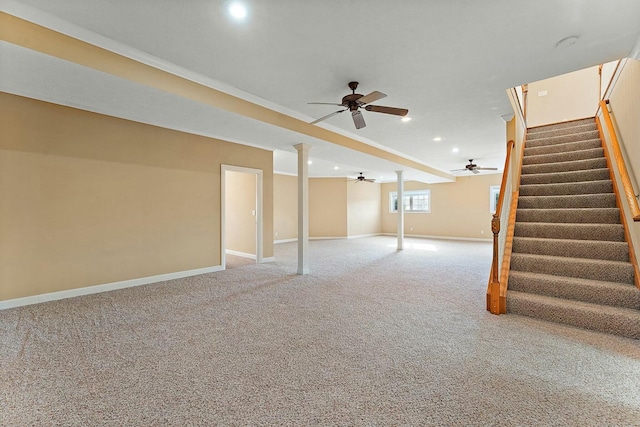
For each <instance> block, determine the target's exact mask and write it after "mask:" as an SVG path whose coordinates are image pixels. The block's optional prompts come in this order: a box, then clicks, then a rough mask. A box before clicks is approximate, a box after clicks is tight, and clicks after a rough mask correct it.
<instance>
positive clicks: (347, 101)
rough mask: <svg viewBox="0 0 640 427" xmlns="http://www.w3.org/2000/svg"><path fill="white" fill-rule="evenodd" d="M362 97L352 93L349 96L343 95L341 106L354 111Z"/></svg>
mask: <svg viewBox="0 0 640 427" xmlns="http://www.w3.org/2000/svg"><path fill="white" fill-rule="evenodd" d="M362 96H363V95H361V94H359V93H352V94H349V95H345V96H343V97H342V105H344V106H345V107H347V108H348V109H349V110H351V111H356V110H357V109H358V108H359V107H360V104H358V102H357V101H358V99H360V98H362Z"/></svg>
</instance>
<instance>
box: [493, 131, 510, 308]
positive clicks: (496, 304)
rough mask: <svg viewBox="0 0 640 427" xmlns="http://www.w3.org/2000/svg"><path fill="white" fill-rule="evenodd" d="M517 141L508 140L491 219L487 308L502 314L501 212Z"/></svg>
mask: <svg viewBox="0 0 640 427" xmlns="http://www.w3.org/2000/svg"><path fill="white" fill-rule="evenodd" d="M514 146H515V142H514V141H513V140H509V142H507V157H506V158H505V160H504V169H503V173H502V182H501V183H500V195H499V196H498V203H497V204H496V211H495V213H494V214H493V218H492V219H491V232H492V233H493V258H492V261H491V276H490V279H489V292H488V293H489V295H488V298H487V310H489V311H490V312H491V313H493V314H500V312H501V310H500V276H499V273H498V269H499V265H498V264H499V260H498V258H499V257H498V254H499V250H498V234H499V233H500V212H502V204H503V202H504V194H505V189H506V188H507V179H509V171H510V168H509V165H510V163H511V152H512V151H513V147H514Z"/></svg>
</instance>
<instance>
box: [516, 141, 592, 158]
mask: <svg viewBox="0 0 640 427" xmlns="http://www.w3.org/2000/svg"><path fill="white" fill-rule="evenodd" d="M600 147H602V142H600V140H599V139H592V140H588V141H579V142H567V143H564V144H551V145H544V146H541V147H531V148H530V147H529V146H527V148H525V149H524V155H525V156H540V155H543V154H558V153H570V152H575V151H581V150H592V149H594V148H600Z"/></svg>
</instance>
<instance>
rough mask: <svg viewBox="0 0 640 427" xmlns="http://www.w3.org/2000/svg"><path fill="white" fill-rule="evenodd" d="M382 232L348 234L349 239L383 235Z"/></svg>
mask: <svg viewBox="0 0 640 427" xmlns="http://www.w3.org/2000/svg"><path fill="white" fill-rule="evenodd" d="M381 235H382V233H373V234H356V235H354V236H347V239H362V238H363V237H375V236H381Z"/></svg>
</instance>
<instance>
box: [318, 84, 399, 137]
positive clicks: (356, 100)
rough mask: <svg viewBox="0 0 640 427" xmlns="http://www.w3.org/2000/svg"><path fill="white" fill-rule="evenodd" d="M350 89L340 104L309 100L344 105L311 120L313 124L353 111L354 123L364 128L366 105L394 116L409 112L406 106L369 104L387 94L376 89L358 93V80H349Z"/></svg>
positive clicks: (368, 108)
mask: <svg viewBox="0 0 640 427" xmlns="http://www.w3.org/2000/svg"><path fill="white" fill-rule="evenodd" d="M347 86H349V89H351V92H352V93H350V94H348V95H345V96H343V97H342V102H341V103H340V104H333V103H329V102H309V104H319V105H335V106H340V107H344V108H343V109H342V110H338V111H334V112H333V113H330V114H327V115H326V116H323V117H320V118H319V119H317V120H314V121H312V122H311V124H316V123H319V122H321V121H323V120H326V119H328V118H329V117H333V116H335V115H336V114H339V113H342V112H344V111H347V110H348V111H351V118H352V119H353V124H354V125H355V127H356V129H362V128H363V127H365V126H366V125H367V124H366V123H365V121H364V116H363V115H362V112H361V111H360V108H361V107H364V109H365V110H367V111H371V112H373V113H383V114H392V115H394V116H406V115H407V114H408V113H409V110H408V109H406V108H396V107H385V106H382V105H369V103H371V102H375V101H377V100H379V99H382V98H384V97H385V96H387V95H386V94H384V93H382V92H378V91H377V90H374V91H373V92H371V93H369V94H367V95H362V94H360V93H356V89H357V88H358V82H349V84H348V85H347Z"/></svg>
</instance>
